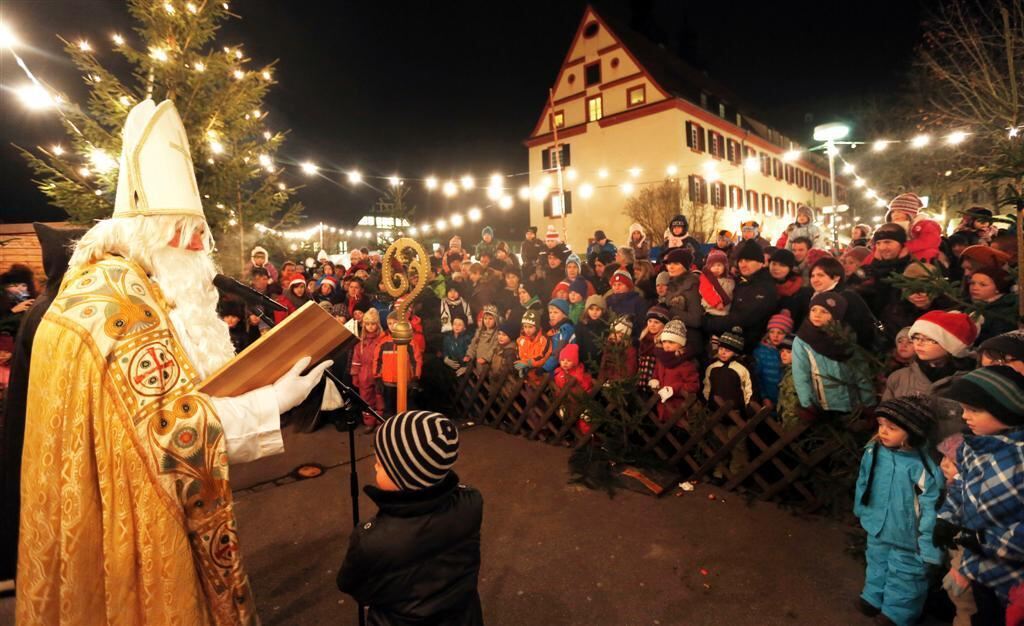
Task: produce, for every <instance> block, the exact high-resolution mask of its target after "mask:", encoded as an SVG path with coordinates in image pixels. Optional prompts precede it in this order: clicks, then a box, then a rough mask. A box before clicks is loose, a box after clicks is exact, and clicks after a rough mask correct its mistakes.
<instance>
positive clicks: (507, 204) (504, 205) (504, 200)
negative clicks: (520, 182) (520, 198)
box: [498, 194, 513, 211]
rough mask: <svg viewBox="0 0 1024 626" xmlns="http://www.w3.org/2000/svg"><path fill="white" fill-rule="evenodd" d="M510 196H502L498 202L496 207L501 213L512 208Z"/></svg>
mask: <svg viewBox="0 0 1024 626" xmlns="http://www.w3.org/2000/svg"><path fill="white" fill-rule="evenodd" d="M512 202H513V201H512V196H510V195H507V194H506V195H504V196H502V197H501V198H500V199H499V200H498V206H499V207H500V208H501V210H502V211H507V210H509V209H511V208H512Z"/></svg>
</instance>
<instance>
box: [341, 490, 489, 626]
mask: <svg viewBox="0 0 1024 626" xmlns="http://www.w3.org/2000/svg"><path fill="white" fill-rule="evenodd" d="M364 491H365V492H366V495H368V496H370V498H371V499H372V500H373V501H374V502H375V503H376V504H377V507H378V508H379V509H380V510H379V511H378V513H377V516H376V517H375V518H373V519H371V520H370V521H368V522H366V523H364V524H363V525H362V526H361V527H360V528H358V529H356V531H355V533H354V534H353V535H352V538H351V539H350V541H349V547H348V554H346V555H345V562H344V563H343V564H342V566H341V571H339V572H338V589H341V590H342V591H344V592H345V593H347V594H349V595H351V596H352V597H354V598H355V599H356V600H357V601H358V602H359V603H361V604H364V605H366V606H368V607H369V619H368V623H369V624H370V626H401V625H412V624H417V625H423V624H445V625H448V626H474V625H479V624H483V613H482V611H481V607H480V596H479V594H478V593H477V578H478V577H479V574H480V526H481V524H482V522H483V507H484V503H483V497H482V496H481V495H480V492H479V491H477V490H476V489H473V488H472V487H467V486H465V485H460V484H459V477H458V476H456V475H455V473H454V472H451V473H449V475H448V477H447V478H446V479H445V480H444V481H443V482H441V484H439V485H435V486H434V487H430V488H427V489H423V490H421V491H384V490H381V489H378V488H377V487H374V486H372V485H369V486H367V487H365V488H364Z"/></svg>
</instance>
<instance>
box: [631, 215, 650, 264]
mask: <svg viewBox="0 0 1024 626" xmlns="http://www.w3.org/2000/svg"><path fill="white" fill-rule="evenodd" d="M633 233H640V240H639V241H633ZM629 247H630V248H632V249H633V258H635V259H636V260H637V261H646V260H647V259H649V258H651V244H650V243H649V242H648V241H647V233H645V232H644V227H643V226H641V225H640V224H638V223H636V222H634V223H632V224H630V225H629Z"/></svg>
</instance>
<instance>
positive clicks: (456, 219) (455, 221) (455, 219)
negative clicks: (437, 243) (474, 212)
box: [448, 213, 465, 228]
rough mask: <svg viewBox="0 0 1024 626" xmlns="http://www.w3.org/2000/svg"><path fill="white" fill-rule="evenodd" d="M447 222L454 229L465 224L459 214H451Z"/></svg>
mask: <svg viewBox="0 0 1024 626" xmlns="http://www.w3.org/2000/svg"><path fill="white" fill-rule="evenodd" d="M448 222H449V223H450V224H451V225H452V227H454V228H461V227H462V225H463V224H464V223H465V220H464V219H463V217H462V214H461V213H452V216H451V218H450V219H449V220H448Z"/></svg>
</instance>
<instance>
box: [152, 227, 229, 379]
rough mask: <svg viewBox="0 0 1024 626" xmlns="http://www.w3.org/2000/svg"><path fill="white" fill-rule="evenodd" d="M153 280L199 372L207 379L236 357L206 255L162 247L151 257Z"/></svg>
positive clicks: (179, 337)
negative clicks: (221, 314)
mask: <svg viewBox="0 0 1024 626" xmlns="http://www.w3.org/2000/svg"><path fill="white" fill-rule="evenodd" d="M150 261H151V265H152V268H153V280H155V281H156V282H157V284H158V285H160V290H161V291H162V292H163V294H164V296H165V297H166V299H167V303H168V304H169V305H170V307H171V311H170V318H171V320H170V321H171V325H172V326H173V327H174V330H175V331H176V335H177V337H178V339H180V340H181V343H182V347H183V348H184V349H185V354H187V355H188V357H189V359H190V360H191V361H192V365H194V366H195V368H196V370H197V371H198V373H199V377H200V379H206V378H207V377H209V376H210V375H211V374H213V373H214V372H216V371H217V370H218V369H220V367H221V366H222V365H224V364H225V363H227V362H228V361H230V360H231V359H232V358H233V357H234V356H235V348H234V346H233V345H232V343H231V336H230V334H229V333H228V326H227V324H225V323H224V321H223V320H221V319H220V317H218V316H217V300H218V295H217V290H216V288H214V286H213V277H214V276H215V275H216V273H217V269H216V267H215V266H214V264H213V259H212V258H210V256H209V255H208V254H206V253H205V252H199V251H192V250H184V249H181V248H172V247H170V246H166V247H163V248H161V249H159V250H156V251H154V252H153V254H152V257H151V260H150Z"/></svg>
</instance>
